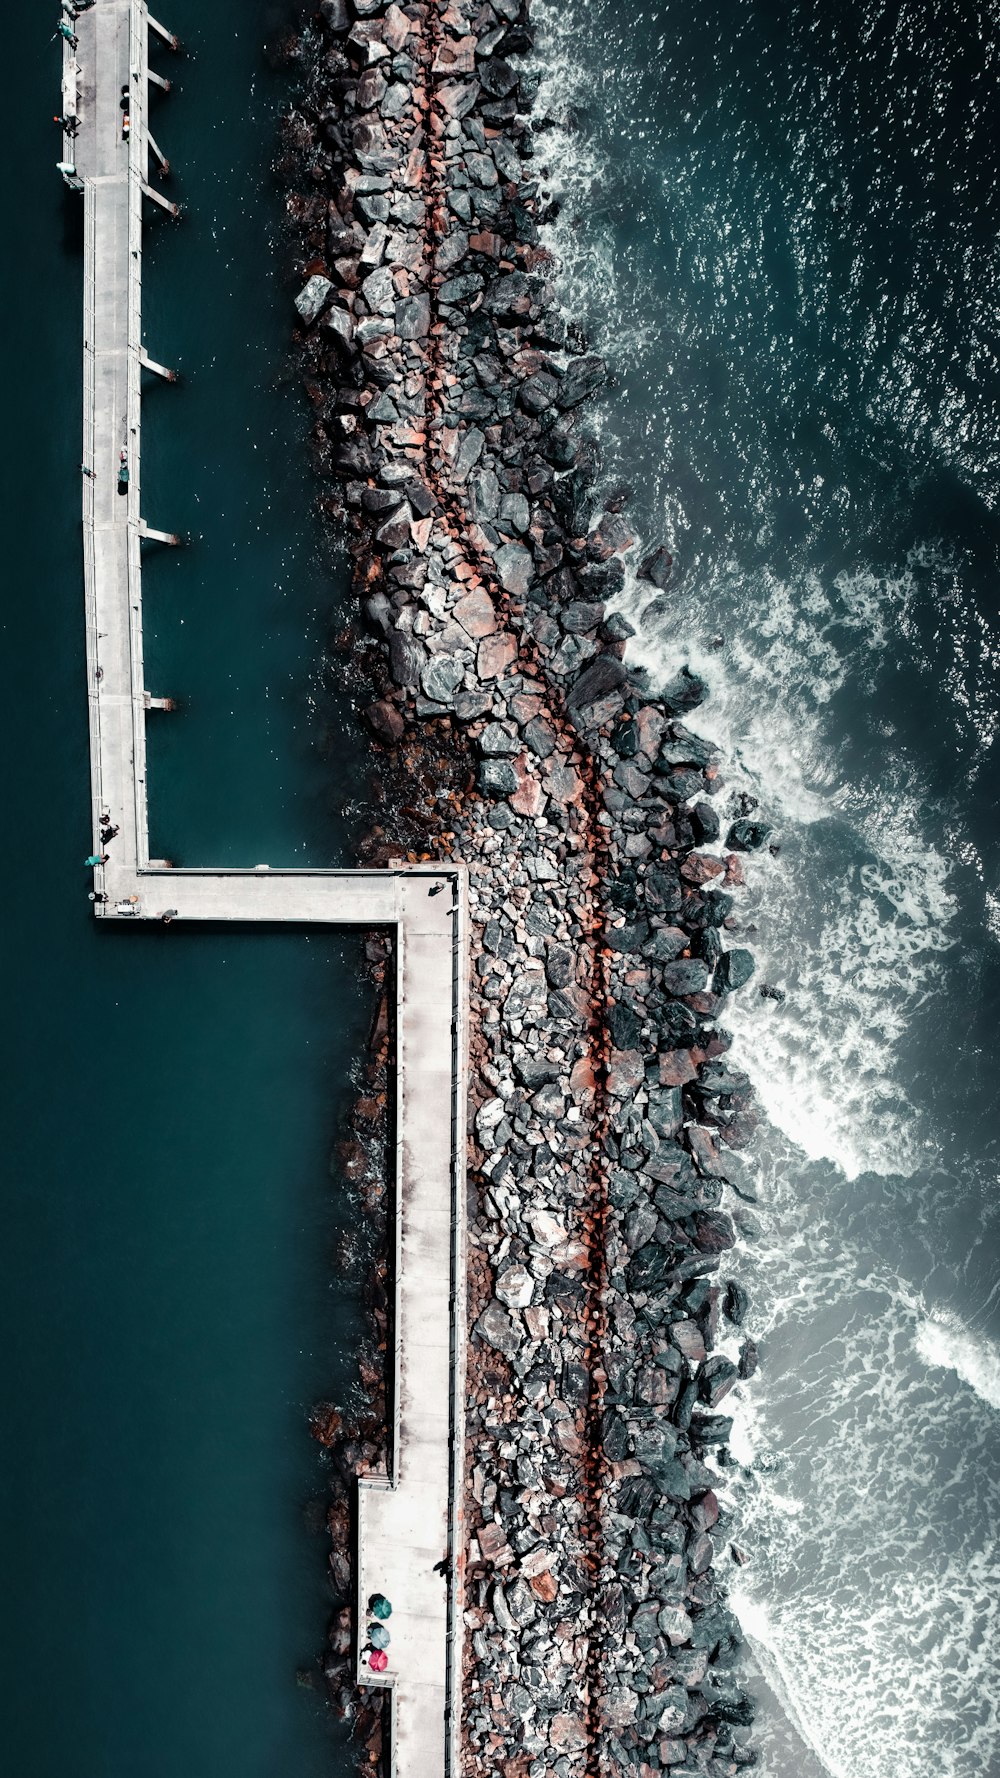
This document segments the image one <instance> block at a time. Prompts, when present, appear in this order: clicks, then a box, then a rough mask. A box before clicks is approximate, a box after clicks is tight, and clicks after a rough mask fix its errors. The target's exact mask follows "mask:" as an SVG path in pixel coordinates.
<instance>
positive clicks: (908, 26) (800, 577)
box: [534, 0, 1000, 1778]
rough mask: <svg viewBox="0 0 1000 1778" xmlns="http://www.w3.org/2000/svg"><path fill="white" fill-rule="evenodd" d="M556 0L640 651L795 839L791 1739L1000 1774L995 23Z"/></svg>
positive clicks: (781, 1731)
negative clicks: (988, 37)
mask: <svg viewBox="0 0 1000 1778" xmlns="http://www.w3.org/2000/svg"><path fill="white" fill-rule="evenodd" d="M534 16H535V19H536V22H538V23H539V24H540V26H541V32H540V41H539V46H538V58H537V68H538V73H539V77H540V82H541V90H540V98H539V103H538V114H539V116H541V117H544V116H545V115H546V114H548V117H549V119H550V120H551V121H550V127H548V128H544V127H543V128H541V129H539V131H538V135H537V147H536V167H537V170H538V176H539V180H540V184H541V186H542V188H543V190H545V191H547V192H549V193H550V194H551V195H552V196H553V198H555V199H556V200H557V201H558V202H559V204H560V206H561V209H560V213H559V215H558V217H557V218H556V219H555V220H554V221H553V222H552V223H551V224H550V225H549V227H548V229H547V232H546V238H547V243H548V244H549V245H551V246H552V247H553V249H554V251H555V252H556V253H557V254H558V255H559V257H560V259H561V262H562V266H563V270H562V273H561V277H562V279H563V283H564V286H565V295H566V301H567V303H568V304H569V305H571V306H572V307H573V308H574V309H575V310H576V312H577V313H578V314H581V315H582V316H583V317H584V319H585V321H586V323H587V325H588V327H589V329H590V333H591V337H592V341H593V344H594V346H595V347H596V348H597V349H599V350H601V351H604V352H607V354H608V356H609V358H610V361H611V363H612V365H613V367H614V369H615V372H616V375H617V387H615V388H613V389H612V390H611V391H610V392H609V394H608V397H607V400H606V403H605V410H604V417H603V440H604V444H605V448H606V453H607V465H606V467H607V470H608V474H609V476H610V477H612V478H618V477H619V476H621V475H625V476H627V477H628V478H629V479H630V480H631V481H632V482H634V484H635V486H636V490H637V496H638V500H637V504H636V505H635V506H634V507H633V509H632V510H636V511H638V512H640V513H643V514H644V532H645V534H644V539H643V541H644V543H645V544H647V545H648V546H649V547H652V546H653V545H654V544H657V543H660V542H666V544H667V546H668V547H669V548H670V549H671V550H672V551H673V553H674V557H675V567H674V574H673V578H672V581H671V584H670V586H669V587H668V590H667V593H666V594H665V595H659V594H657V593H656V591H655V589H654V588H652V587H650V586H649V585H648V584H644V583H642V582H640V581H638V580H637V579H636V578H635V577H634V576H633V578H632V579H631V580H630V581H629V583H628V584H627V586H626V588H625V590H624V593H623V595H622V597H621V599H620V601H619V603H620V604H621V607H622V609H624V611H625V612H626V614H627V615H628V616H629V618H630V619H631V621H632V622H633V623H634V624H635V625H636V627H637V635H636V637H635V639H634V641H633V643H631V644H630V656H629V658H630V660H631V662H632V663H633V664H637V665H642V666H644V667H645V668H646V669H647V670H648V672H649V674H650V677H651V679H652V680H653V681H659V680H661V679H664V678H666V677H669V676H670V675H671V674H672V673H673V672H675V671H676V670H677V668H678V667H679V666H680V665H681V664H682V663H687V664H689V665H690V666H691V667H692V668H693V669H694V670H695V671H696V672H698V673H699V674H700V675H701V676H702V677H703V678H704V679H705V680H706V682H707V683H708V685H709V688H710V696H709V698H708V700H707V702H706V703H705V705H704V706H703V707H702V709H701V710H699V711H698V712H697V713H696V715H695V717H694V718H693V719H692V726H694V727H696V728H699V729H700V730H702V731H703V732H704V733H706V734H708V735H710V736H711V737H712V738H713V739H714V740H715V741H716V742H717V743H718V744H719V746H720V749H721V751H722V755H723V770H724V773H725V776H726V780H727V788H726V792H725V793H724V796H723V798H722V805H723V812H724V813H725V810H726V809H727V808H728V807H729V806H730V803H729V798H730V796H731V795H733V794H734V793H737V792H740V793H744V794H746V795H748V796H751V797H753V798H755V799H756V800H757V802H758V803H759V807H760V813H761V815H762V816H763V818H764V819H765V820H767V821H768V822H770V823H771V824H772V826H773V829H774V833H773V841H774V844H775V847H776V848H777V849H776V851H775V853H774V854H773V855H772V853H771V852H770V851H768V850H767V849H765V850H764V851H763V852H762V853H760V854H758V855H756V856H755V858H754V859H753V860H752V862H751V864H750V868H749V870H748V878H749V880H750V889H749V892H748V894H747V896H746V897H745V898H744V899H743V900H742V902H741V905H740V910H739V911H740V919H741V923H742V924H743V927H744V932H745V933H746V935H747V937H746V942H748V943H749V944H750V945H751V947H752V948H753V950H754V952H755V955H756V957H757V962H758V975H757V978H756V980H755V983H754V984H752V985H751V987H750V988H749V989H746V990H744V991H743V993H742V994H741V995H737V996H734V997H733V999H732V1000H731V1001H730V1003H729V1007H728V1009H727V1018H726V1022H727V1024H728V1025H729V1027H730V1029H731V1030H732V1031H733V1033H734V1054H735V1056H736V1059H737V1060H738V1061H739V1063H740V1064H741V1065H742V1066H743V1067H745V1068H746V1069H747V1070H748V1071H749V1073H750V1075H751V1077H752V1079H753V1081H754V1084H755V1087H756V1089H757V1092H758V1095H759V1099H760V1102H761V1106H762V1108H763V1111H764V1112H765V1114H766V1116H765V1121H764V1123H763V1125H762V1129H761V1131H760V1133H759V1136H758V1138H757V1141H756V1143H755V1145H754V1146H753V1147H752V1148H751V1149H750V1150H748V1151H747V1152H746V1153H745V1154H744V1155H742V1156H740V1157H738V1159H737V1162H736V1166H737V1168H738V1169H739V1171H738V1173H737V1176H736V1177H737V1183H738V1184H739V1185H740V1188H741V1191H742V1192H743V1193H744V1194H748V1195H750V1196H751V1197H752V1198H753V1199H755V1200H756V1202H755V1203H754V1204H753V1205H752V1207H750V1208H747V1207H746V1204H745V1202H744V1200H743V1199H740V1200H739V1201H737V1200H736V1199H735V1198H734V1199H733V1203H732V1205H731V1206H730V1207H731V1209H732V1210H733V1211H734V1214H735V1215H736V1217H737V1221H738V1222H739V1223H740V1224H741V1227H742V1229H743V1244H742V1251H741V1256H740V1264H741V1276H742V1277H743V1278H744V1279H745V1281H746V1282H747V1284H748V1285H749V1287H750V1289H751V1291H752V1293H753V1296H754V1310H753V1314H752V1318H751V1326H750V1331H751V1332H752V1333H753V1335H754V1337H755V1338H756V1339H758V1340H759V1342H760V1345H761V1350H762V1357H763V1370H762V1373H761V1375H760V1377H759V1378H757V1379H755V1381H754V1382H753V1383H752V1384H751V1385H749V1386H742V1387H741V1389H740V1391H739V1399H738V1400H737V1401H736V1403H735V1413H736V1417H737V1425H736V1431H735V1434H734V1455H735V1456H736V1457H737V1458H738V1460H739V1463H738V1466H735V1467H734V1468H733V1469H731V1470H730V1471H729V1472H727V1475H726V1477H725V1478H724V1480H725V1492H726V1498H727V1501H728V1506H729V1510H730V1512H731V1515H732V1518H731V1529H732V1533H733V1536H734V1537H735V1538H736V1539H737V1541H738V1542H739V1543H741V1544H742V1545H743V1546H744V1548H746V1549H747V1550H748V1551H749V1552H750V1555H751V1561H750V1563H749V1564H748V1566H747V1567H746V1568H743V1569H740V1570H739V1571H736V1570H734V1594H733V1597H734V1603H735V1605H736V1608H737V1609H738V1611H739V1614H740V1617H741V1620H742V1622H743V1625H744V1629H745V1632H746V1635H747V1638H748V1641H749V1644H750V1646H751V1648H752V1650H753V1654H754V1657H755V1660H756V1662H757V1664H758V1666H759V1672H760V1681H761V1697H762V1710H761V1718H760V1722H759V1724H758V1730H759V1739H760V1743H761V1746H762V1749H763V1754H764V1767H765V1769H766V1770H767V1771H768V1772H770V1773H772V1774H774V1775H775V1778H822V1774H823V1773H830V1774H833V1775H835V1778H983V1775H984V1774H987V1775H988V1774H991V1773H1000V1720H998V1711H1000V1654H998V1647H1000V1621H998V1620H1000V1548H998V1541H1000V1529H998V1528H1000V1343H998V1334H1000V1322H998V1314H997V1311H998V1295H1000V1286H998V1278H1000V1272H998V1265H997V1227H998V1203H1000V1190H998V1160H997V1156H998V1145H997V1132H996V1125H995V1120H994V1118H993V1100H994V1091H995V1089H994V1079H993V1069H994V1065H995V1059H996V1031H997V1028H998V1023H1000V971H998V957H997V947H996V940H997V937H998V935H1000V916H998V913H997V909H998V908H1000V848H998V845H997V834H996V822H995V810H994V796H993V792H992V790H991V786H992V784H993V783H994V782H995V778H996V767H995V764H994V763H992V762H991V757H990V755H991V749H992V748H993V745H994V742H995V739H996V737H997V733H998V728H1000V696H998V679H1000V674H998V667H1000V645H998V633H997V628H996V623H995V619H994V616H993V611H994V608H995V582H996V567H995V564H996V559H997V550H996V542H997V541H998V540H996V536H995V526H994V528H993V529H992V530H991V529H990V527H991V526H992V525H993V520H992V510H993V506H994V504H995V501H996V496H997V492H998V489H1000V455H998V447H997V442H996V441H997V439H998V437H1000V391H998V384H997V377H996V363H997V353H996V313H997V308H998V299H1000V264H998V256H997V252H996V246H995V242H996V238H997V228H996V226H995V223H1000V219H997V218H995V217H994V215H993V212H992V211H990V210H989V209H988V208H987V207H986V206H987V198H988V196H989V193H988V191H987V189H986V188H985V187H984V186H983V182H982V180H981V177H980V173H979V171H978V169H979V167H980V163H981V162H982V161H983V160H984V158H985V159H987V160H988V158H989V151H990V148H989V131H990V126H989V123H988V118H989V111H988V106H987V104H986V96H987V94H986V87H985V85H983V86H982V90H981V82H984V81H985V74H984V70H986V69H991V68H994V67H995V63H996V56H995V45H994V44H993V43H992V42H986V43H983V42H981V41H978V40H977V39H976V38H975V37H973V36H971V35H970V36H968V41H967V40H966V37H963V35H962V21H961V20H958V21H957V22H955V23H954V24H950V23H949V22H948V21H933V22H932V16H931V15H930V14H929V13H928V14H927V16H926V17H925V16H924V13H923V12H922V11H920V12H918V11H917V10H916V9H910V11H909V12H907V13H906V14H904V15H897V14H896V13H895V12H893V13H891V14H890V13H887V12H885V11H884V9H883V8H882V7H881V6H879V5H873V4H871V3H870V0H869V3H868V4H865V5H863V6H862V7H860V8H848V7H846V6H845V7H840V6H838V5H836V4H833V3H832V0H831V3H830V4H829V5H827V6H826V7H825V8H824V9H821V10H820V11H816V10H814V9H810V8H806V7H802V6H797V5H793V6H791V7H790V8H789V9H788V10H787V11H783V12H782V13H781V14H780V16H779V17H778V18H777V20H776V21H770V15H769V14H768V15H766V16H765V15H763V14H761V15H759V16H758V15H757V14H756V13H755V12H753V11H752V10H751V11H749V12H748V11H747V10H746V9H740V10H737V9H735V8H732V7H719V8H716V9H714V10H713V9H711V8H710V9H709V11H708V13H705V12H704V10H699V12H698V14H697V17H695V16H694V14H693V13H692V12H691V10H690V9H684V8H682V7H681V6H680V5H679V4H678V5H664V4H659V5H657V6H653V5H643V6H640V7H638V8H632V9H630V10H629V14H628V16H627V18H626V17H625V16H624V15H623V14H622V13H621V10H620V8H617V7H615V6H612V5H611V4H610V0H607V3H605V0H590V3H589V4H588V5H587V6H586V7H584V8H574V9H565V8H563V7H560V6H558V5H556V4H555V0H541V4H536V6H535V8H534ZM769 21H770V22H769ZM862 51H863V55H862ZM862 64H863V79H862V77H861V75H860V74H857V73H856V65H857V66H861V65H862ZM865 83H867V85H866V84H865ZM869 88H870V91H869ZM959 94H961V95H962V115H963V132H962V135H961V136H960V137H956V135H955V133H954V131H949V130H947V129H946V128H945V127H944V126H943V123H942V117H943V110H942V108H943V107H944V108H947V107H948V106H949V105H950V106H952V107H954V105H955V104H956V103H957V95H959ZM869 108H870V111H871V115H869ZM949 115H951V112H949ZM945 185H946V186H947V188H948V191H949V193H950V194H951V196H950V199H949V201H950V203H951V208H950V209H949V208H948V206H947V204H946V203H945V202H944V200H943V199H942V197H941V191H942V189H943V186H945ZM897 226H898V229H899V235H898V238H897V237H896V236H895V235H894V232H893V231H894V230H895V229H896V228H897ZM980 248H981V251H980V250H979V249H980ZM949 280H950V283H949ZM987 537H988V538H989V539H990V540H991V542H990V547H987V543H986V539H987ZM639 559H640V557H639V555H638V552H637V561H638V560H639ZM741 942H742V941H741ZM760 982H766V983H769V984H772V985H773V986H775V987H777V988H779V989H781V990H782V991H783V993H784V996H785V998H784V1000H783V1002H781V1003H775V1002H774V1001H771V1000H762V999H761V998H760V996H759V995H758V993H757V992H756V991H755V989H756V986H757V984H758V983H760ZM732 1401H733V1398H732V1397H731V1398H730V1402H732Z"/></svg>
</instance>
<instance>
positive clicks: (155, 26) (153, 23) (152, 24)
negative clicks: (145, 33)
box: [146, 12, 181, 49]
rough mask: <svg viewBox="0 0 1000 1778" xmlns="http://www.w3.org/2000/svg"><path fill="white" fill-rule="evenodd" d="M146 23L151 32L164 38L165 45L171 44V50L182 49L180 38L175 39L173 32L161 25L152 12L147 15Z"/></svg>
mask: <svg viewBox="0 0 1000 1778" xmlns="http://www.w3.org/2000/svg"><path fill="white" fill-rule="evenodd" d="M146 23H147V24H148V26H149V28H150V30H151V31H155V32H156V35H157V37H162V38H163V41H164V43H169V45H170V48H171V49H180V46H181V40H180V38H179V37H175V36H174V34H173V32H172V31H168V30H167V27H166V25H161V24H160V22H159V20H158V19H154V17H153V15H152V13H151V12H147V14H146Z"/></svg>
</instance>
